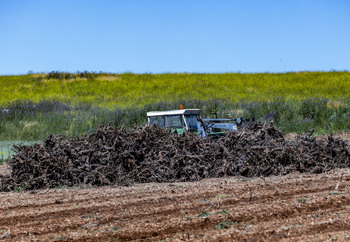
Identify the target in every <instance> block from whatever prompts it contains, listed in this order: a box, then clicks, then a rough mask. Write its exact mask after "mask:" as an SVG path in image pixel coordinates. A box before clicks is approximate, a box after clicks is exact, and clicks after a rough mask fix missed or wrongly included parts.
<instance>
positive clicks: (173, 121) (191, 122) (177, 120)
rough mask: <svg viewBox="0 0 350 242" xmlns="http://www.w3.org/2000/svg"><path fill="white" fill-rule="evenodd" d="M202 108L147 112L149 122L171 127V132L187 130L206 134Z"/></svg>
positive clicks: (202, 134)
mask: <svg viewBox="0 0 350 242" xmlns="http://www.w3.org/2000/svg"><path fill="white" fill-rule="evenodd" d="M200 113H201V110H200V109H180V110H171V111H152V112H147V119H148V124H149V125H152V124H157V125H158V126H159V127H162V128H169V129H170V130H171V132H175V131H176V132H177V133H178V134H182V133H183V132H184V131H185V130H186V131H190V132H194V133H196V134H199V135H200V136H202V137H205V136H206V133H205V130H204V127H203V124H202V123H201V121H200V120H201V118H200Z"/></svg>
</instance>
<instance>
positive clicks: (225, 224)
mask: <svg viewBox="0 0 350 242" xmlns="http://www.w3.org/2000/svg"><path fill="white" fill-rule="evenodd" d="M234 224H237V222H235V221H222V222H220V223H219V224H217V225H215V226H214V227H215V229H227V228H228V227H230V226H231V225H234Z"/></svg>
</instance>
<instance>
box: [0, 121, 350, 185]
mask: <svg viewBox="0 0 350 242" xmlns="http://www.w3.org/2000/svg"><path fill="white" fill-rule="evenodd" d="M311 135H312V132H310V133H308V134H306V135H299V136H297V138H296V140H293V141H286V140H285V139H284V138H283V135H282V133H281V132H280V131H279V130H278V129H276V128H275V127H274V126H273V125H272V124H263V123H252V124H250V125H249V126H247V127H246V128H244V129H243V130H240V131H238V132H230V133H228V134H226V135H225V136H223V137H219V138H215V139H214V138H208V139H203V138H200V137H199V136H198V135H195V134H193V133H184V134H183V135H178V134H174V133H171V132H170V131H169V130H167V129H162V128H159V127H157V126H143V127H135V128H133V129H130V130H127V129H123V128H119V127H116V128H115V127H112V126H110V125H107V126H101V127H99V128H98V129H97V131H96V132H94V133H92V134H90V135H87V136H84V137H81V138H77V139H72V140H65V139H62V138H57V137H55V136H53V135H51V136H49V137H48V138H47V139H46V140H45V141H44V143H43V144H35V145H32V146H14V149H15V151H16V154H15V155H14V156H13V158H12V159H10V160H9V162H8V166H9V167H10V170H11V173H10V174H9V175H0V191H11V190H13V189H15V188H18V187H19V188H21V189H24V190H33V189H41V188H54V187H59V186H79V185H84V186H85V185H89V186H103V185H111V184H118V185H128V184H132V183H145V182H185V181H198V180H201V179H203V178H212V177H225V176H236V175H240V176H246V177H259V176H271V175H286V174H288V173H291V172H294V171H298V172H308V173H321V172H326V171H329V170H331V169H334V168H345V167H350V163H349V157H350V156H349V146H348V145H347V144H346V143H345V142H344V141H342V140H340V139H334V138H333V137H332V136H331V135H329V136H328V140H316V138H315V137H312V136H311Z"/></svg>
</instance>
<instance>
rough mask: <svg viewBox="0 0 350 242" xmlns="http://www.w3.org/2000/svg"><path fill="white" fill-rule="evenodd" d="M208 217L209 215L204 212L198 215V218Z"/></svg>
mask: <svg viewBox="0 0 350 242" xmlns="http://www.w3.org/2000/svg"><path fill="white" fill-rule="evenodd" d="M208 216H210V213H208V212H207V211H204V212H202V213H201V214H198V218H202V217H208Z"/></svg>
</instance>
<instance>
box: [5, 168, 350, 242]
mask: <svg viewBox="0 0 350 242" xmlns="http://www.w3.org/2000/svg"><path fill="white" fill-rule="evenodd" d="M349 230H350V169H342V170H333V171H332V172H329V173H325V174H319V175H307V174H295V173H294V174H290V175H287V176H284V177H269V178H254V179H249V178H243V177H230V178H215V179H205V180H202V181H200V182H187V183H162V184H160V183H148V184H137V185H132V186H130V187H120V186H109V187H100V188H74V189H67V188H60V189H48V190H37V191H31V192H8V193H0V239H1V238H3V239H5V240H12V241H19V240H22V241H29V240H40V241H47V240H100V241H101V240H102V241H110V240H152V241H153V240H156V241H157V240H164V239H167V240H174V241H182V240H192V241H198V240H199V241H211V240H240V241H241V240H244V239H246V240H269V241H273V240H288V241H289V240H301V239H305V240H307V241H310V240H329V239H338V240H345V239H349V238H350V233H349V232H348V231H349Z"/></svg>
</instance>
